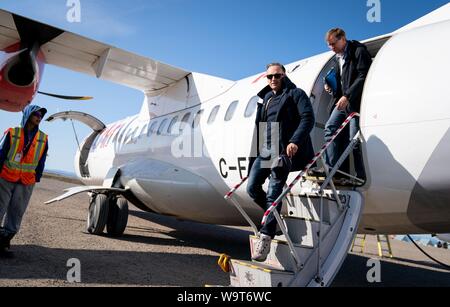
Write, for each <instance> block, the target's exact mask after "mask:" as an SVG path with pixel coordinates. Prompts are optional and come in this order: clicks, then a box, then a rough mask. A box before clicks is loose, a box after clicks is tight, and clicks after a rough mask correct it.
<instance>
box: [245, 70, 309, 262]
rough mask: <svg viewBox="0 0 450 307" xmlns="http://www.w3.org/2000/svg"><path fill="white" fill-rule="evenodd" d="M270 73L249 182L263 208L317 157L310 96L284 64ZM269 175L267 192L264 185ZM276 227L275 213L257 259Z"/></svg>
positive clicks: (265, 251) (259, 112) (258, 118)
mask: <svg viewBox="0 0 450 307" xmlns="http://www.w3.org/2000/svg"><path fill="white" fill-rule="evenodd" d="M266 76H267V82H268V85H267V87H265V88H264V89H263V90H262V91H261V92H260V93H259V94H258V96H259V97H260V98H262V99H263V104H258V110H257V115H256V129H257V135H258V141H259V144H258V146H257V148H258V153H257V157H256V158H254V159H251V162H250V168H249V169H250V173H249V179H248V185H247V192H248V194H249V195H250V197H251V198H252V199H253V200H254V201H255V202H256V203H257V204H258V205H259V206H260V207H261V208H262V209H263V210H267V209H268V208H269V207H270V206H271V205H272V204H273V202H274V201H275V200H276V199H277V198H278V197H279V196H280V195H281V193H282V192H283V188H284V186H285V184H286V180H287V177H288V175H289V172H294V171H300V170H302V169H303V168H304V167H305V166H306V165H307V164H308V163H309V162H310V161H311V159H312V158H313V156H314V152H313V147H312V142H311V138H310V133H311V130H312V129H313V127H314V123H315V119H314V112H313V109H312V106H311V102H310V100H309V98H308V96H307V95H306V93H305V92H304V91H303V90H301V89H299V88H297V86H295V84H294V83H292V82H291V80H289V78H288V77H287V76H286V69H285V68H284V66H283V65H281V64H280V63H272V64H269V65H267V72H266ZM260 136H261V137H260ZM274 161H275V166H274ZM280 163H281V166H280V165H279V164H280ZM269 177H270V180H269V187H268V190H267V193H266V192H265V191H264V190H263V188H262V186H263V184H264V183H265V181H266V180H267V178H269ZM277 210H278V212H280V211H281V204H280V205H279V206H278V208H277ZM276 228H277V221H276V219H275V217H274V216H273V214H271V215H270V216H269V217H268V219H267V221H266V223H265V224H264V225H262V227H261V229H260V235H259V241H258V243H257V245H256V249H255V250H254V253H253V255H252V259H253V260H256V261H265V259H266V258H267V254H268V252H269V251H270V243H271V241H272V239H273V238H274V237H275V234H276Z"/></svg>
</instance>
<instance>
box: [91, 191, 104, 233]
mask: <svg viewBox="0 0 450 307" xmlns="http://www.w3.org/2000/svg"><path fill="white" fill-rule="evenodd" d="M108 212H109V200H108V197H107V196H106V195H104V194H98V195H97V196H95V197H93V198H92V200H91V203H90V205H89V213H88V219H87V231H88V232H89V233H90V234H93V235H101V234H103V230H104V229H105V226H106V223H107V222H108Z"/></svg>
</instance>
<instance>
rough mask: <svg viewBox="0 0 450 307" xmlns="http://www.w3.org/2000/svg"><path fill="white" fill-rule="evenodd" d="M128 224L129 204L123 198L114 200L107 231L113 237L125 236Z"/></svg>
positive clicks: (110, 205)
mask: <svg viewBox="0 0 450 307" xmlns="http://www.w3.org/2000/svg"><path fill="white" fill-rule="evenodd" d="M127 223H128V202H127V201H126V200H125V199H123V198H115V199H112V200H111V201H110V203H109V214H108V222H107V225H106V231H107V232H108V234H110V235H111V236H113V237H120V236H121V235H123V233H124V231H125V228H126V227H127Z"/></svg>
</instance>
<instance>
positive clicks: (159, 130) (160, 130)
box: [158, 118, 167, 135]
mask: <svg viewBox="0 0 450 307" xmlns="http://www.w3.org/2000/svg"><path fill="white" fill-rule="evenodd" d="M166 124H167V118H166V119H165V120H163V121H162V122H161V125H160V126H159V129H158V135H160V134H161V133H162V132H163V130H164V128H165V127H166Z"/></svg>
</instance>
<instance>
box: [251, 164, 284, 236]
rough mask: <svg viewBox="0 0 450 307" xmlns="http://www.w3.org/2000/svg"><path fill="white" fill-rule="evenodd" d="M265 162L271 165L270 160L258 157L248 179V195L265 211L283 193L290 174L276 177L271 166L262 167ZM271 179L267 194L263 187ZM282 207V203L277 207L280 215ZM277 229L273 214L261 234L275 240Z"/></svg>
mask: <svg viewBox="0 0 450 307" xmlns="http://www.w3.org/2000/svg"><path fill="white" fill-rule="evenodd" d="M263 162H266V163H267V164H270V162H269V161H268V160H265V159H262V158H261V157H257V158H256V160H255V162H254V163H253V166H252V169H251V171H250V175H249V178H248V184H247V193H248V195H250V197H251V198H252V199H253V200H254V201H255V203H257V204H258V205H259V206H260V207H261V208H262V209H263V210H267V209H269V207H270V206H272V204H273V203H274V201H275V200H277V198H278V197H279V196H280V195H281V193H282V192H283V188H284V185H285V184H286V180H287V178H288V175H289V172H287V173H285V174H278V176H275V174H274V173H273V172H272V170H271V169H270V166H268V167H263V166H266V165H262V163H263ZM269 177H270V181H269V188H268V190H267V193H266V192H264V190H263V188H262V186H263V184H264V183H265V182H266V179H267V178H269ZM281 206H282V203H281V202H280V204H278V206H277V210H278V213H280V212H281ZM276 228H277V220H276V219H275V217H274V215H273V214H271V215H269V217H268V218H267V221H266V223H265V224H264V226H262V228H261V229H260V233H263V234H265V235H268V236H270V237H271V238H274V237H275V232H276Z"/></svg>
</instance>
